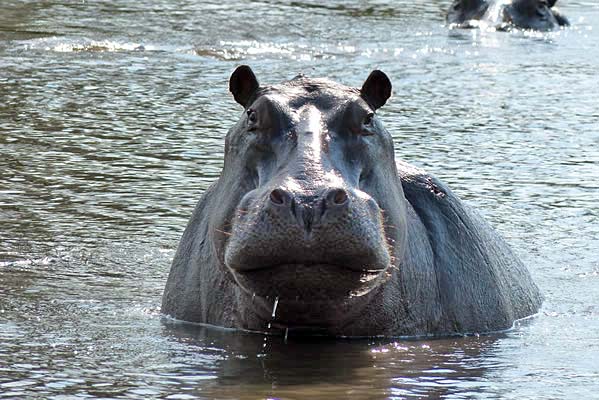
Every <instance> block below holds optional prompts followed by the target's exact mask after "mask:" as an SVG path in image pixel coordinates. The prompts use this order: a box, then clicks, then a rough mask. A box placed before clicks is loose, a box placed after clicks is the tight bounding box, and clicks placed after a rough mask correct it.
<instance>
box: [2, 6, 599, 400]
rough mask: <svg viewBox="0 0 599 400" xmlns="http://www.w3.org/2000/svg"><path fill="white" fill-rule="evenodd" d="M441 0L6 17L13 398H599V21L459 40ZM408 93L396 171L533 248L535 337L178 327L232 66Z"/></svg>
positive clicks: (227, 114) (5, 233)
mask: <svg viewBox="0 0 599 400" xmlns="http://www.w3.org/2000/svg"><path fill="white" fill-rule="evenodd" d="M448 3H450V1H449V0H444V1H437V0H431V1H423V0H422V1H408V0H399V1H393V2H391V1H386V0H378V1H375V0H372V1H359V2H358V1H353V2H341V1H329V2H326V4H325V5H323V4H321V2H320V1H274V0H273V1H262V2H247V1H237V0H235V1H230V2H213V1H203V2H199V1H191V0H180V1H176V2H174V1H167V0H153V1H149V0H137V1H132V0H112V1H104V0H97V1H96V0H38V1H33V0H2V2H1V4H0V398H23V397H30V398H56V399H59V398H60V399H63V398H72V397H102V398H139V399H144V398H158V397H161V398H172V399H191V398H201V399H267V398H269V399H270V398H272V399H300V398H301V399H347V398H352V399H379V398H380V399H387V398H388V399H403V398H446V399H466V398H468V399H469V398H481V399H491V398H501V399H526V398H530V399H556V398H567V399H590V398H593V396H595V398H598V397H597V396H599V395H598V394H597V393H599V261H598V258H599V257H598V254H599V205H598V197H599V183H598V181H599V96H598V95H599V79H598V74H597V71H599V4H598V3H597V2H595V1H590V0H589V1H582V0H581V1H575V0H560V3H561V5H562V11H563V12H564V13H565V14H566V15H567V16H568V17H569V18H570V21H571V22H572V24H573V26H572V27H571V28H569V29H566V30H562V31H558V32H552V33H545V34H533V33H522V32H513V33H503V32H481V31H478V30H455V31H449V30H448V29H447V27H446V26H444V21H443V19H444V17H443V13H444V10H445V9H446V8H447V7H448ZM242 63H247V64H249V65H251V66H252V68H253V69H254V71H255V72H256V74H257V76H258V79H259V80H260V81H262V82H265V83H276V82H279V81H281V80H285V79H289V78H291V77H293V76H295V75H296V74H297V73H299V72H304V73H306V74H307V75H309V76H314V77H329V78H332V79H334V80H337V81H340V82H342V83H345V84H348V85H353V86H361V84H362V82H363V81H364V79H365V78H366V77H367V76H368V74H369V72H370V71H371V70H372V69H374V68H380V69H382V70H383V71H385V72H386V73H387V74H388V75H389V76H390V77H391V79H392V82H393V83H394V94H393V97H392V99H391V100H390V102H389V103H388V104H387V105H386V106H385V107H384V108H383V109H381V110H380V115H381V117H382V119H383V121H384V123H385V125H386V127H387V129H388V130H389V131H390V132H391V133H392V135H393V136H394V138H395V149H396V155H397V157H398V158H402V159H404V160H407V161H408V162H411V163H413V164H415V165H417V166H420V167H423V168H425V169H427V170H428V171H430V172H432V173H434V174H436V175H438V176H439V177H441V178H442V179H443V180H445V181H446V182H448V183H449V184H450V186H451V187H452V188H453V190H454V191H455V192H456V193H457V194H458V195H459V196H461V197H462V198H463V199H465V200H466V201H467V202H469V203H470V204H472V205H473V206H475V207H477V208H478V209H479V210H480V211H481V212H482V213H483V214H484V215H485V216H486V218H487V219H488V220H490V221H491V222H492V223H493V224H494V225H495V226H496V227H497V229H498V230H499V231H500V232H502V234H503V235H504V236H505V237H506V238H507V239H508V241H509V242H510V243H511V244H512V245H513V247H514V249H515V250H516V252H517V253H518V254H519V255H520V256H521V257H522V259H523V260H524V261H525V263H526V264H527V265H528V267H529V268H530V271H531V273H532V275H533V276H534V278H535V280H536V282H537V283H538V285H539V286H540V287H541V289H542V291H543V293H544V295H545V302H544V305H543V308H542V310H541V312H540V313H539V315H538V316H537V317H536V318H533V319H531V320H528V321H526V322H524V323H521V324H518V325H517V326H516V327H515V328H514V329H513V330H511V331H509V332H506V333H503V334H496V335H488V336H480V337H467V338H448V339H439V340H425V341H422V340H391V339H387V340H383V339H372V340H312V341H309V340H299V339H297V338H293V337H291V338H289V340H288V341H287V342H285V341H284V340H283V339H281V338H276V337H268V338H265V337H263V336H260V335H252V334H244V333H240V332H232V331H223V330H219V329H214V328H203V327H199V326H188V325H183V324H182V325H178V324H165V323H164V322H163V321H162V319H161V315H160V313H159V309H160V299H161V294H162V289H163V286H164V283H165V281H166V277H167V274H168V270H169V267H170V261H171V259H172V257H173V255H174V252H175V249H176V246H177V243H178V239H179V237H180V235H181V233H182V231H183V229H184V227H185V224H186V222H187V219H188V218H189V216H190V214H191V211H192V209H193V207H194V205H195V203H196V201H197V200H198V198H199V196H200V195H201V193H202V191H203V190H205V189H206V187H207V186H208V185H209V184H210V182H212V181H213V180H214V179H216V178H217V177H218V175H219V171H220V168H221V165H222V151H223V138H224V136H225V133H226V131H227V130H228V128H229V127H230V126H231V125H232V124H233V122H234V121H235V120H236V119H237V118H238V116H239V115H240V113H241V109H240V107H239V106H238V105H237V104H236V103H235V102H234V101H233V99H232V97H231V96H230V94H229V93H228V91H227V87H228V86H227V81H228V77H229V75H230V73H231V72H232V71H233V69H234V68H235V67H236V66H237V65H239V64H242Z"/></svg>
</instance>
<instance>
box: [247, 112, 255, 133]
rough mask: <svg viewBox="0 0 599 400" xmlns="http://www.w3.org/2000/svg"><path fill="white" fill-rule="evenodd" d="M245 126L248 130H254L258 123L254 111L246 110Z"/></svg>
mask: <svg viewBox="0 0 599 400" xmlns="http://www.w3.org/2000/svg"><path fill="white" fill-rule="evenodd" d="M246 113H247V125H248V130H250V131H251V130H254V129H256V122H257V121H258V116H257V115H256V111H255V110H251V109H250V110H247V111H246Z"/></svg>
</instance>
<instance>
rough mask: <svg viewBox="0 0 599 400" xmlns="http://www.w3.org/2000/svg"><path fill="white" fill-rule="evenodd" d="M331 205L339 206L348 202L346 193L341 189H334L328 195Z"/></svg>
mask: <svg viewBox="0 0 599 400" xmlns="http://www.w3.org/2000/svg"><path fill="white" fill-rule="evenodd" d="M329 199H330V200H331V203H332V204H333V205H335V206H341V205H343V204H345V203H347V201H348V199H349V198H348V197H347V192H346V191H345V190H343V189H336V190H333V192H332V193H331V194H330V195H329Z"/></svg>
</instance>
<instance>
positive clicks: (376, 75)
mask: <svg viewBox="0 0 599 400" xmlns="http://www.w3.org/2000/svg"><path fill="white" fill-rule="evenodd" d="M360 93H361V95H362V98H363V99H364V100H366V102H367V103H368V105H370V107H372V108H373V109H375V110H376V109H377V108H379V107H382V106H383V105H384V104H385V103H386V102H387V99H388V98H389V97H390V96H391V81H390V80H389V78H387V75H385V73H384V72H382V71H379V70H378V69H375V70H374V71H372V72H371V73H370V75H368V79H366V82H364V84H363V85H362V89H361V90H360Z"/></svg>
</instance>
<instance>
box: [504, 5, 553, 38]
mask: <svg viewBox="0 0 599 400" xmlns="http://www.w3.org/2000/svg"><path fill="white" fill-rule="evenodd" d="M555 2H556V0H513V1H512V2H511V4H509V5H507V6H506V7H505V8H504V9H503V20H504V22H506V23H508V24H510V25H512V26H516V27H518V28H521V29H532V30H537V31H550V30H552V29H555V28H557V27H558V26H559V25H560V23H559V21H558V20H557V19H556V16H555V15H554V13H553V12H552V10H551V7H553V5H554V4H555Z"/></svg>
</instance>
